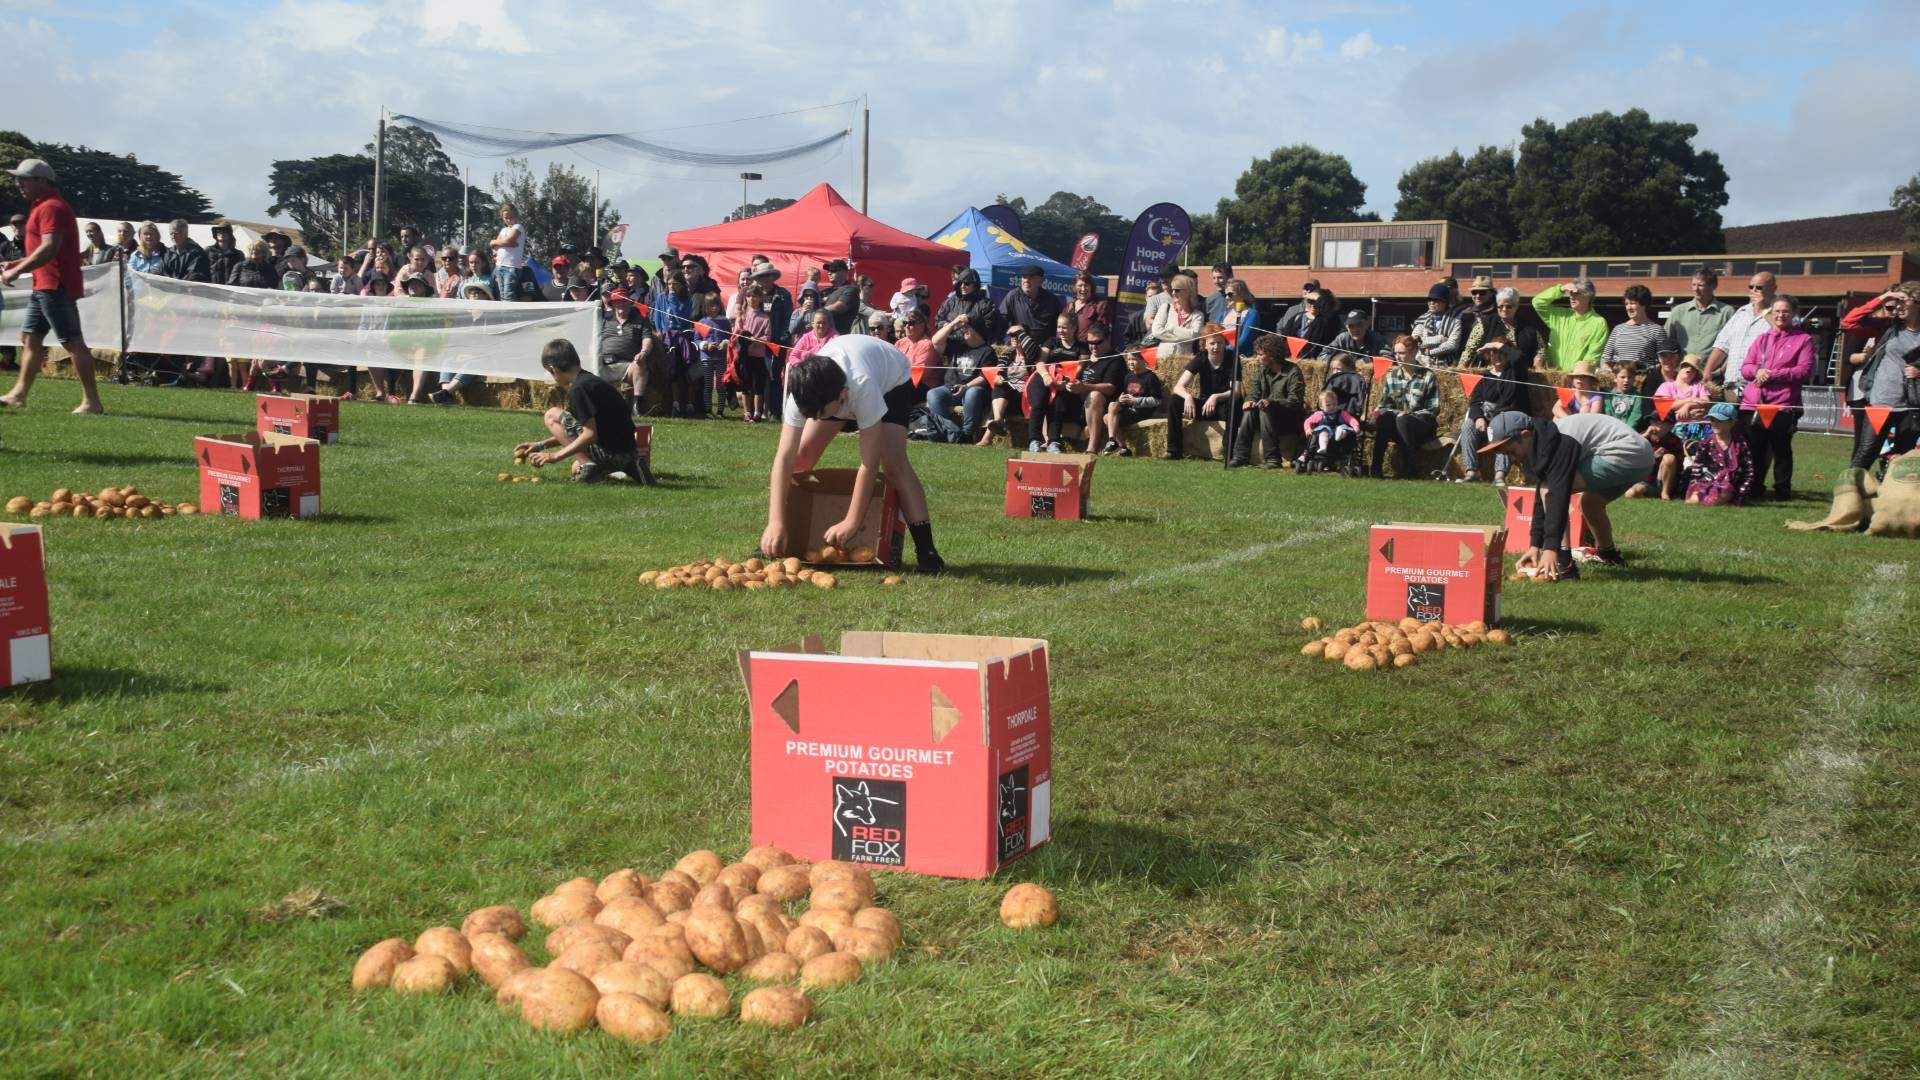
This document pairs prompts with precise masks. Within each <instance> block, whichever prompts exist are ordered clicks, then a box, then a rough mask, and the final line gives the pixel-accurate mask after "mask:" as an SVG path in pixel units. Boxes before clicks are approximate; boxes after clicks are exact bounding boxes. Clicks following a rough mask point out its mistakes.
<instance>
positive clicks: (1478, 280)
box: [1467, 274, 1493, 292]
mask: <svg viewBox="0 0 1920 1080" xmlns="http://www.w3.org/2000/svg"><path fill="white" fill-rule="evenodd" d="M1467 291H1468V292H1492V291H1493V278H1492V277H1491V276H1489V275H1487V274H1475V275H1474V277H1473V288H1471V289H1468V290H1467Z"/></svg>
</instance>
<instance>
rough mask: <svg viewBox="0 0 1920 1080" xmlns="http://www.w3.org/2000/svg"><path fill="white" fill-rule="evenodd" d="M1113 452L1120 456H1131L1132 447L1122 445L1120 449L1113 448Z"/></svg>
mask: <svg viewBox="0 0 1920 1080" xmlns="http://www.w3.org/2000/svg"><path fill="white" fill-rule="evenodd" d="M1114 453H1116V454H1118V455H1120V456H1121V457H1132V456H1133V447H1131V446H1122V447H1121V448H1120V449H1118V450H1115V451H1114Z"/></svg>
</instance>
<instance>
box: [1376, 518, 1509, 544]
mask: <svg viewBox="0 0 1920 1080" xmlns="http://www.w3.org/2000/svg"><path fill="white" fill-rule="evenodd" d="M1374 528H1376V529H1419V530H1421V531H1422V532H1465V533H1475V534H1477V535H1479V536H1482V537H1485V538H1486V539H1488V540H1491V539H1493V538H1494V537H1495V536H1505V535H1506V532H1507V527H1506V526H1505V525H1460V524H1445V525H1438V524H1431V523H1428V522H1422V521H1389V522H1387V523H1385V524H1383V525H1375V526H1374Z"/></svg>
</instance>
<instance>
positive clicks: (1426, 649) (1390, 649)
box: [1300, 615, 1513, 671]
mask: <svg viewBox="0 0 1920 1080" xmlns="http://www.w3.org/2000/svg"><path fill="white" fill-rule="evenodd" d="M1324 628H1325V624H1324V623H1322V622H1321V621H1320V620H1319V619H1317V618H1315V617H1313V616H1311V615H1309V616H1307V617H1306V618H1304V619H1301V620H1300V629H1302V630H1305V631H1307V632H1308V633H1317V632H1319V631H1320V630H1322V629H1324ZM1511 644H1513V635H1512V634H1509V633H1507V632H1506V631H1505V630H1493V629H1489V628H1488V627H1487V624H1486V623H1484V622H1480V621H1478V620H1475V621H1474V622H1470V623H1467V624H1466V625H1464V626H1449V625H1447V624H1444V623H1431V622H1421V621H1420V620H1418V619H1401V620H1400V621H1399V622H1397V623H1391V622H1362V623H1355V624H1353V625H1352V626H1349V627H1346V628H1344V629H1341V630H1336V631H1334V632H1333V633H1332V634H1330V635H1328V636H1326V637H1323V638H1320V639H1319V640H1317V641H1309V642H1307V643H1306V644H1305V645H1302V646H1301V647H1300V655H1302V656H1320V657H1325V658H1326V659H1328V660H1335V661H1339V662H1342V663H1344V664H1346V665H1347V670H1349V671H1375V670H1379V669H1382V668H1393V667H1412V666H1413V665H1414V664H1415V663H1417V662H1419V659H1420V657H1422V656H1425V655H1426V654H1427V653H1430V652H1438V651H1440V650H1442V649H1471V648H1473V647H1475V646H1477V645H1511Z"/></svg>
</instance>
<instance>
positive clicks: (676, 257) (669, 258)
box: [660, 248, 680, 262]
mask: <svg viewBox="0 0 1920 1080" xmlns="http://www.w3.org/2000/svg"><path fill="white" fill-rule="evenodd" d="M660 261H661V262H679V261H680V252H679V251H678V250H677V249H675V248H668V249H667V250H665V251H663V252H661V253H660Z"/></svg>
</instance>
